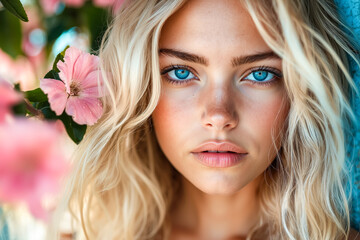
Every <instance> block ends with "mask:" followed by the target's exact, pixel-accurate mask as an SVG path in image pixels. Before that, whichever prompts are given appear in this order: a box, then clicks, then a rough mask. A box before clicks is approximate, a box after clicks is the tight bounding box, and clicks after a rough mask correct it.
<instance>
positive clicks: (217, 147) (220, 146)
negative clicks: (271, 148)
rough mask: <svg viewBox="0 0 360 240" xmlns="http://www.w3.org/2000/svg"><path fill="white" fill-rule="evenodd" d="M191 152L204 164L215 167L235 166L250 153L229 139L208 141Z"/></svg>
mask: <svg viewBox="0 0 360 240" xmlns="http://www.w3.org/2000/svg"><path fill="white" fill-rule="evenodd" d="M207 151H212V152H207ZM214 151H218V152H214ZM191 153H192V154H193V155H194V157H195V158H196V159H197V160H198V161H199V162H200V163H202V164H203V165H205V166H208V167H214V168H225V167H232V166H235V165H237V164H238V163H240V162H241V161H242V160H243V159H244V157H245V156H246V155H247V154H248V153H247V152H246V151H245V150H244V149H242V148H241V147H239V146H237V145H236V144H234V143H231V142H228V141H222V142H217V141H208V142H205V143H203V144H201V145H200V146H199V147H197V148H196V149H194V150H193V151H191Z"/></svg>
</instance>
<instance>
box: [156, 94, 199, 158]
mask: <svg viewBox="0 0 360 240" xmlns="http://www.w3.org/2000/svg"><path fill="white" fill-rule="evenodd" d="M185 95H186V94H185ZM192 106H193V104H191V97H190V98H185V97H184V93H182V94H181V95H180V94H179V95H178V94H177V93H176V92H175V93H171V94H163V95H162V96H161V98H160V100H159V103H158V105H157V107H156V109H155V111H154V112H153V114H152V119H153V124H154V128H155V133H156V137H157V139H158V142H159V144H160V146H161V148H162V149H163V151H164V153H165V155H166V156H167V157H168V158H169V159H172V157H171V156H169V155H175V154H177V153H179V151H176V150H177V146H179V145H183V144H184V142H186V138H187V136H188V133H189V132H191V131H192V125H191V123H194V119H192V117H193V116H194V112H193V108H192Z"/></svg>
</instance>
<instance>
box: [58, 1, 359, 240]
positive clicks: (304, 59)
mask: <svg viewBox="0 0 360 240" xmlns="http://www.w3.org/2000/svg"><path fill="white" fill-rule="evenodd" d="M239 1H241V2H242V4H243V5H244V6H245V7H246V9H247V10H248V11H249V13H250V15H251V17H252V19H253V21H254V23H255V25H256V27H257V29H258V31H259V32H260V34H261V36H262V37H263V38H264V40H265V42H266V43H267V44H268V45H269V47H270V48H271V49H272V50H273V51H274V52H275V53H276V54H278V55H279V56H280V57H281V58H282V59H283V61H282V65H283V66H282V67H283V75H284V84H285V87H286V90H287V94H288V99H289V101H290V111H289V114H288V118H287V122H286V126H287V127H286V131H285V133H284V136H283V138H282V139H283V140H282V144H281V146H282V147H281V150H280V151H279V154H278V156H277V157H276V159H275V160H274V162H273V163H272V164H271V166H270V167H269V168H268V169H267V170H266V171H265V172H264V178H263V179H264V180H263V181H264V182H263V184H260V186H261V187H260V190H259V192H260V194H259V198H260V205H261V207H260V208H261V212H262V214H261V219H260V221H259V224H258V225H257V226H254V228H253V229H252V231H251V233H250V234H249V235H248V236H247V239H255V238H256V235H257V234H258V233H259V232H262V234H263V233H264V231H265V232H266V234H267V236H268V238H269V239H297V240H300V239H309V240H310V239H328V240H330V239H331V240H334V239H345V238H346V237H347V236H348V234H349V228H350V222H349V221H350V220H349V207H348V204H347V202H348V196H347V195H346V193H345V190H344V183H345V182H346V180H347V177H348V174H347V169H346V167H345V166H346V164H345V157H346V156H345V155H346V154H345V139H344V130H343V129H344V128H343V127H344V125H345V123H346V122H345V120H346V119H349V118H350V117H351V116H352V112H351V108H350V105H349V102H348V98H349V92H351V89H352V88H354V84H353V82H352V80H351V77H350V75H349V72H348V65H347V55H350V56H354V54H353V51H352V48H351V47H350V46H351V45H350V44H349V41H348V40H347V38H346V35H345V34H344V32H343V31H342V30H341V29H342V27H343V25H342V24H341V22H340V21H339V20H338V16H337V14H336V11H335V8H334V5H333V3H332V2H331V1H329V0H316V1H313V0H302V1H298V0H239ZM184 3H186V1H185V0H172V1H168V0H146V1H142V0H131V1H127V2H125V4H124V5H123V6H122V8H121V9H120V11H119V12H118V14H117V16H116V17H115V19H114V20H113V22H112V23H111V25H110V27H109V29H108V31H107V32H106V34H105V37H104V39H103V43H102V47H101V50H100V54H99V56H100V58H101V69H102V73H103V74H102V75H103V78H104V86H105V88H106V95H105V97H104V99H103V104H104V115H103V117H102V118H101V119H100V121H99V122H98V123H97V124H96V125H94V126H92V127H89V128H88V130H87V133H86V135H85V138H84V140H83V141H82V142H81V144H80V145H79V147H78V149H77V150H76V151H75V154H74V166H73V172H72V175H71V177H70V179H69V183H68V186H67V188H66V193H65V197H64V199H63V201H62V202H61V205H60V207H59V209H60V210H61V209H62V210H64V209H65V208H69V209H70V211H71V212H72V213H73V215H74V216H75V217H76V218H77V219H78V221H79V223H80V226H81V233H82V234H79V236H83V237H85V238H87V239H120V240H132V239H141V240H143V239H167V236H168V234H169V232H170V227H171V226H170V224H169V221H168V217H169V216H168V213H169V209H170V207H171V205H172V202H173V197H174V196H175V197H176V194H177V189H178V187H179V179H178V173H177V172H176V171H175V170H174V169H173V168H172V166H171V165H170V163H169V162H168V161H167V159H166V158H165V156H164V154H163V153H162V151H161V149H160V147H159V145H158V143H157V140H156V137H155V135H154V131H153V128H152V125H151V114H152V112H153V111H154V109H155V107H156V106H157V102H158V100H159V97H160V90H161V81H160V80H161V78H160V72H159V59H158V50H159V49H158V42H159V37H160V34H161V29H162V26H163V25H164V22H165V21H166V20H167V19H168V18H169V17H170V16H171V15H172V14H173V13H174V12H175V11H177V10H178V9H179V8H180V7H181V6H182V5H183V4H184ZM60 210H59V212H60Z"/></svg>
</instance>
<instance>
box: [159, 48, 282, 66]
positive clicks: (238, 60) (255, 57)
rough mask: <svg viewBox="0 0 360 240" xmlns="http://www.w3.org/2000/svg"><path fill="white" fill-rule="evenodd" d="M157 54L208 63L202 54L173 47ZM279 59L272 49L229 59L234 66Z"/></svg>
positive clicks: (161, 50)
mask: <svg viewBox="0 0 360 240" xmlns="http://www.w3.org/2000/svg"><path fill="white" fill-rule="evenodd" d="M159 55H166V56H170V57H176V58H179V59H182V60H184V61H188V62H193V63H199V64H202V65H205V66H207V65H209V61H208V60H207V59H206V58H205V57H202V56H198V55H196V54H192V53H187V52H184V51H179V50H175V49H170V48H161V49H160V50H159ZM269 58H270V59H271V58H275V59H281V58H280V57H279V56H278V55H276V54H275V53H274V52H273V51H267V52H260V53H256V54H251V55H246V56H240V57H234V58H233V59H232V60H231V63H232V66H233V67H236V66H239V65H243V64H248V63H253V62H258V61H261V60H264V59H269Z"/></svg>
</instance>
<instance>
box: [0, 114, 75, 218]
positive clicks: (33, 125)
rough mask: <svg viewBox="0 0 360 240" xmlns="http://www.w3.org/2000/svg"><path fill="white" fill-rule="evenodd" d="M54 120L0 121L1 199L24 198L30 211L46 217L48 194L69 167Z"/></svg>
mask: <svg viewBox="0 0 360 240" xmlns="http://www.w3.org/2000/svg"><path fill="white" fill-rule="evenodd" d="M59 137H60V132H58V131H57V130H56V128H55V127H54V126H53V124H49V123H45V122H39V121H36V120H26V119H16V120H15V121H14V122H12V123H10V124H3V125H0V152H1V155H0V201H4V202H10V203H18V202H25V203H26V204H27V205H28V207H29V209H30V211H31V213H32V214H33V215H34V216H35V217H37V218H42V219H46V217H47V213H46V211H45V210H44V208H43V207H42V200H43V198H44V197H46V196H50V195H51V194H54V193H56V192H57V191H58V190H59V180H60V178H61V177H63V176H64V175H65V173H66V172H67V171H68V169H69V165H68V163H67V162H66V161H65V158H64V155H63V151H62V149H61V148H59Z"/></svg>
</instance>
